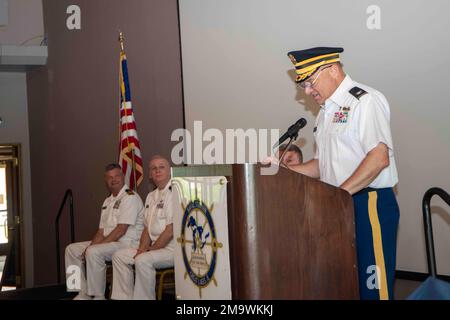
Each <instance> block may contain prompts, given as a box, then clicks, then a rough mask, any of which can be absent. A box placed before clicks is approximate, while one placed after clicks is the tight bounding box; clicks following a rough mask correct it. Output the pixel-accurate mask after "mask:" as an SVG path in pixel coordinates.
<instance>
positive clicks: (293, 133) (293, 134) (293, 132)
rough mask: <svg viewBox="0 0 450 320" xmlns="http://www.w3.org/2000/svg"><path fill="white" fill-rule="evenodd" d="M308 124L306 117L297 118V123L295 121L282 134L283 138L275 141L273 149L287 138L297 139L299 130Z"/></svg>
mask: <svg viewBox="0 0 450 320" xmlns="http://www.w3.org/2000/svg"><path fill="white" fill-rule="evenodd" d="M304 126H306V119H305V118H300V119H298V120H297V122H296V123H294V124H293V125H292V126H290V127H289V129H288V130H287V131H286V132H285V133H284V134H283V135H282V136H281V138H280V139H279V140H278V142H277V143H275V144H274V145H273V147H272V149H275V148H276V147H278V146H279V145H280V144H282V143H283V142H284V141H285V140H286V139H287V138H291V139H297V137H298V131H299V130H300V129H301V128H303V127H304Z"/></svg>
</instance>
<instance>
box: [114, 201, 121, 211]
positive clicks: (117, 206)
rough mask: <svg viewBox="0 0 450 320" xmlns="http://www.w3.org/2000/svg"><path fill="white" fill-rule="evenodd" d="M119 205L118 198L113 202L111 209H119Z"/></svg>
mask: <svg viewBox="0 0 450 320" xmlns="http://www.w3.org/2000/svg"><path fill="white" fill-rule="evenodd" d="M119 206H120V200H117V201H116V202H114V206H113V209H119Z"/></svg>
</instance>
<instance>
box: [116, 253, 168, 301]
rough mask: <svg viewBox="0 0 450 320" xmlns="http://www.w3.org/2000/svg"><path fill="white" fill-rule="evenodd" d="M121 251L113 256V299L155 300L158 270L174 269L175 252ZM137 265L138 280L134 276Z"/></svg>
mask: <svg viewBox="0 0 450 320" xmlns="http://www.w3.org/2000/svg"><path fill="white" fill-rule="evenodd" d="M136 252H137V250H136V249H121V250H118V251H116V252H115V253H114V254H113V256H112V263H113V289H112V295H111V299H116V300H131V299H134V300H155V284H156V270H155V269H156V268H170V267H173V250H170V249H166V248H163V249H159V250H152V251H148V252H144V253H141V254H140V255H138V256H137V257H136V259H134V258H133V257H134V256H135V255H136ZM133 264H134V265H135V272H136V279H134V275H133V268H132V266H133Z"/></svg>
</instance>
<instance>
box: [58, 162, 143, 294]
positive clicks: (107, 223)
mask: <svg viewBox="0 0 450 320" xmlns="http://www.w3.org/2000/svg"><path fill="white" fill-rule="evenodd" d="M105 183H106V187H107V188H108V190H109V192H111V195H110V196H109V197H108V198H106V199H105V201H104V202H103V205H102V210H101V218H100V225H99V228H98V230H97V232H96V234H95V236H94V237H93V239H92V240H91V241H84V242H77V243H72V244H70V245H68V246H67V247H66V253H65V263H66V272H67V277H70V276H71V273H70V271H69V270H73V268H74V266H76V267H77V268H78V270H79V271H80V275H81V279H80V281H79V288H76V290H78V291H79V294H78V295H77V296H76V297H75V299H77V300H84V299H86V300H89V299H92V298H93V299H96V300H102V299H105V287H106V261H111V258H112V255H113V253H114V252H116V251H117V250H119V249H123V248H132V247H135V246H136V245H137V244H138V243H139V236H140V235H141V232H142V230H143V228H144V225H143V204H142V199H141V198H140V196H139V195H138V194H137V193H135V192H134V191H132V190H130V189H129V188H128V186H127V185H126V184H125V178H124V175H123V173H122V169H121V167H120V165H118V164H115V163H114V164H109V165H107V166H106V168H105ZM69 282H70V279H69ZM68 289H69V290H71V291H73V288H68Z"/></svg>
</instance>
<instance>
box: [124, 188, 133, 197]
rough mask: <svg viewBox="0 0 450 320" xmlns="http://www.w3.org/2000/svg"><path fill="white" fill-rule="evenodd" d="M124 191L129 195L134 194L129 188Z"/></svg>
mask: <svg viewBox="0 0 450 320" xmlns="http://www.w3.org/2000/svg"><path fill="white" fill-rule="evenodd" d="M125 192H126V193H127V194H129V195H130V196H131V195H133V194H134V191H133V190H131V189H127V190H125Z"/></svg>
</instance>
